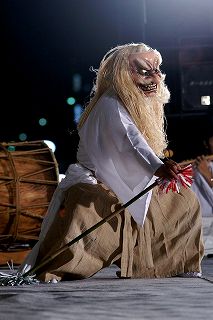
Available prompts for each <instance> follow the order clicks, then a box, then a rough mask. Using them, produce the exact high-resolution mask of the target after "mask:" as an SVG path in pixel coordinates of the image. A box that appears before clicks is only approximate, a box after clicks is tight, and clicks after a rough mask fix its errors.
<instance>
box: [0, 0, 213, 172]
mask: <svg viewBox="0 0 213 320" xmlns="http://www.w3.org/2000/svg"><path fill="white" fill-rule="evenodd" d="M0 5H1V8H0V9H1V16H2V17H1V23H2V27H1V33H2V34H1V35H2V37H1V39H2V45H1V48H2V49H1V51H2V59H1V69H2V72H1V78H2V85H1V120H0V141H7V142H8V141H18V140H19V138H18V136H19V133H21V132H25V133H26V134H27V139H28V140H43V139H49V140H52V141H54V142H55V143H56V158H57V160H58V162H59V166H60V171H61V172H64V171H65V169H66V167H67V165H68V164H69V163H70V162H74V161H75V155H76V148H77V143H78V137H77V134H76V131H75V129H76V125H75V123H74V121H73V108H72V107H70V106H68V105H67V103H66V99H67V97H69V96H74V97H75V98H76V101H77V103H81V104H84V103H86V102H87V101H88V99H89V91H90V89H91V87H92V81H93V77H94V74H93V73H92V72H90V71H89V68H90V66H93V67H95V68H97V67H98V63H99V61H100V59H101V57H102V56H103V54H104V53H105V52H106V51H107V50H109V49H110V48H111V47H113V46H114V45H117V44H122V43H127V42H138V41H143V42H146V43H147V44H149V45H151V46H152V47H155V48H157V49H158V50H160V51H161V53H162V55H163V58H164V60H163V67H162V68H163V71H164V72H166V74H167V78H166V82H167V84H168V87H169V89H170V90H171V101H170V103H169V104H168V105H167V106H166V109H165V110H166V116H167V122H168V129H167V132H168V139H169V141H170V145H169V147H170V148H171V149H173V151H174V158H175V160H178V161H179V160H182V159H186V158H190V157H194V156H195V155H196V154H197V153H199V152H201V151H202V150H201V149H202V140H203V137H204V136H205V135H206V132H207V129H208V130H209V128H210V127H212V122H211V118H212V112H211V110H212V106H208V107H204V108H195V107H194V105H193V104H192V105H191V106H190V108H187V107H185V102H184V99H185V98H187V99H186V100H187V101H191V100H192V101H193V97H192V99H191V97H190V96H187V97H185V96H184V95H183V89H184V86H187V84H186V81H185V82H184V81H183V75H184V72H185V74H186V71H185V69H184V68H186V67H185V65H184V63H183V60H181V57H183V55H182V56H181V52H183V50H185V49H187V48H190V50H191V54H192V55H191V56H190V55H189V59H190V57H192V60H193V52H195V51H196V50H197V48H202V49H203V48H208V49H207V50H208V57H209V56H211V57H212V56H213V43H212V39H213V19H212V16H213V1H212V0H204V1H202V3H201V2H200V1H197V0H188V1H185V0H179V1H171V0H159V1H156V0H146V1H145V0H101V1H96V0H78V1H74V0H36V1H28V0H2V1H1V3H0ZM187 50H188V49H187ZM203 50H204V49H203ZM205 50H206V49H205ZM206 59H207V60H208V58H207V56H204V57H203V62H204V63H205V60H206ZM192 63H193V61H192ZM210 63H211V61H210ZM75 73H79V74H80V75H81V78H82V87H81V90H80V91H78V92H75V91H74V90H73V85H72V84H73V83H72V79H73V74H75ZM198 76H199V75H198ZM210 80H211V79H210ZM210 90H212V89H211V88H210ZM184 94H185V93H184ZM190 94H191V93H190ZM192 95H193V93H192ZM41 117H45V118H46V119H47V120H48V123H47V126H45V127H41V126H39V125H38V119H39V118H41Z"/></svg>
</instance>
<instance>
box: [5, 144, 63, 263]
mask: <svg viewBox="0 0 213 320" xmlns="http://www.w3.org/2000/svg"><path fill="white" fill-rule="evenodd" d="M58 179H59V173H58V164H57V161H56V159H55V156H54V154H53V152H52V151H51V149H49V147H48V146H47V145H46V144H45V143H44V142H43V141H32V142H17V143H1V144H0V250H1V251H13V250H14V251H18V250H22V249H23V247H32V246H33V245H34V243H35V242H36V241H37V240H38V236H39V233H40V229H41V223H42V221H43V218H44V216H45V214H46V211H47V208H48V205H49V202H50V200H51V198H52V195H53V193H54V191H55V189H56V187H57V184H58ZM0 264H1V261H0Z"/></svg>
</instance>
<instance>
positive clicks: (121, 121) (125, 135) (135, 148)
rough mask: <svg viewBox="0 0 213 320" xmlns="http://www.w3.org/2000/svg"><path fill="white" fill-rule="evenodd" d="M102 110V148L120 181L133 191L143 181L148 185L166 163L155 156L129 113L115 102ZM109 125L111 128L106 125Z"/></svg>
mask: <svg viewBox="0 0 213 320" xmlns="http://www.w3.org/2000/svg"><path fill="white" fill-rule="evenodd" d="M113 102H114V103H113V104H112V103H111V104H109V105H108V110H107V111H103V113H104V114H103V117H102V120H103V121H101V122H100V126H101V128H102V129H104V131H103V130H101V132H102V134H101V135H102V138H101V147H102V151H105V152H104V153H106V154H108V153H109V154H110V157H111V159H112V162H113V165H114V166H115V169H116V171H117V173H118V174H119V176H120V177H121V179H122V180H123V181H124V182H125V183H126V184H127V185H128V187H129V188H130V189H131V190H132V191H133V190H134V189H135V187H137V186H138V185H140V184H141V183H142V181H144V182H145V184H147V183H148V182H149V181H150V179H151V178H152V177H153V175H154V173H155V171H156V170H157V169H158V168H159V167H160V166H161V165H162V164H163V162H162V161H161V160H160V159H159V158H158V157H157V156H156V155H155V153H154V152H153V150H152V149H151V148H150V146H149V145H148V144H147V142H146V140H145V138H144V137H143V135H142V134H141V133H140V131H139V130H138V129H137V127H136V125H135V124H134V123H133V121H132V119H131V117H130V116H129V114H128V112H127V111H126V110H125V109H124V107H123V106H122V105H121V104H120V103H119V102H118V101H117V100H115V99H114V101H113ZM106 124H108V125H106Z"/></svg>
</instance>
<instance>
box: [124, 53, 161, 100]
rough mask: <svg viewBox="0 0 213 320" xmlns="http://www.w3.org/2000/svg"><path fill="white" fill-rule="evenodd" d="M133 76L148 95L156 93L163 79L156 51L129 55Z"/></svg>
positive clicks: (137, 84)
mask: <svg viewBox="0 0 213 320" xmlns="http://www.w3.org/2000/svg"><path fill="white" fill-rule="evenodd" d="M129 64H130V69H131V76H132V79H133V81H134V83H135V84H136V86H137V87H138V88H139V89H140V90H142V91H143V92H144V93H145V95H146V96H152V95H155V94H156V92H157V88H158V85H159V84H160V82H161V80H162V73H161V71H160V69H159V65H160V61H159V56H158V55H157V54H156V52H155V51H154V50H153V51H148V52H142V53H133V54H131V55H130V56H129Z"/></svg>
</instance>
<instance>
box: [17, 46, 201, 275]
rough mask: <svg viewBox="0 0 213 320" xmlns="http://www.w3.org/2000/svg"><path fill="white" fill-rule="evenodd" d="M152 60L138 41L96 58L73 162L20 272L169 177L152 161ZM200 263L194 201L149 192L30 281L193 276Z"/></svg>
mask: <svg viewBox="0 0 213 320" xmlns="http://www.w3.org/2000/svg"><path fill="white" fill-rule="evenodd" d="M161 62H162V59H161V55H160V53H159V52H158V51H156V50H153V49H152V48H150V47H149V46H147V45H145V44H143V43H139V44H126V45H122V46H118V47H116V48H114V49H112V50H110V51H109V52H108V53H107V54H106V55H105V56H104V58H103V60H102V61H101V64H100V68H99V70H98V71H97V78H96V82H95V86H94V88H93V91H92V95H91V100H90V102H89V104H88V106H87V108H86V109H85V111H84V113H83V115H82V117H81V119H80V122H79V136H80V142H79V148H78V153H77V159H78V163H76V164H71V165H70V166H69V168H68V170H67V173H66V177H65V178H64V179H63V180H62V181H61V183H60V184H59V186H58V188H57V189H56V192H55V194H54V196H53V199H52V201H51V203H50V206H49V209H48V213H47V215H46V217H45V221H44V222H43V225H42V229H41V234H40V238H39V241H38V243H37V244H36V245H35V247H34V248H33V250H32V252H31V253H30V255H29V256H28V257H27V259H26V260H25V261H24V263H23V264H22V266H21V267H20V270H22V269H23V267H24V266H25V265H26V264H27V265H30V266H31V267H32V266H33V265H34V264H37V265H38V264H39V263H40V262H41V260H43V259H44V258H45V257H46V256H47V255H49V254H51V253H54V252H55V251H56V250H57V249H59V248H60V247H62V246H63V245H64V244H66V243H68V242H69V241H70V240H71V239H73V238H75V237H76V236H78V235H79V234H81V233H82V232H83V231H85V230H86V229H88V228H89V227H91V226H92V225H94V224H95V223H97V222H98V221H100V220H101V219H102V218H104V217H105V216H107V215H109V214H110V212H111V211H113V210H114V209H115V208H116V207H117V206H118V205H119V203H126V202H127V201H129V200H130V199H131V198H132V197H133V196H135V195H136V194H137V193H138V192H140V191H141V190H143V189H144V188H145V187H146V186H148V185H149V184H151V183H152V182H153V180H155V179H156V177H164V178H167V179H170V180H171V179H176V178H177V173H178V170H179V169H180V168H179V167H178V165H177V164H176V163H174V162H172V161H166V162H165V163H163V162H162V161H161V160H160V158H163V150H164V149H165V148H166V146H167V142H166V135H165V132H164V104H165V103H166V102H168V100H169V91H168V89H167V87H166V86H165V83H164V75H163V74H162V73H161V71H160V69H159V67H160V64H161ZM62 204H63V206H64V208H63V209H62V208H61V205H62ZM202 256H203V244H202V238H201V216H200V208H199V204H198V201H197V199H196V197H195V195H194V193H193V192H191V191H190V190H189V189H184V188H181V191H180V193H173V192H171V191H170V192H169V193H168V194H161V193H159V190H158V187H157V188H156V189H154V190H153V192H151V191H150V192H149V193H147V194H146V195H145V196H143V197H142V198H140V199H139V200H138V201H136V202H134V203H133V204H132V205H131V206H129V207H128V209H125V210H124V211H123V212H122V213H121V214H119V215H118V216H116V217H114V218H113V219H112V220H110V221H109V222H107V223H105V224H103V225H102V226H101V227H100V228H98V229H96V230H95V231H93V232H92V233H90V234H89V235H88V236H86V237H84V238H83V239H81V240H80V241H79V242H78V243H76V244H74V245H73V246H71V247H70V248H69V249H67V250H66V251H65V252H63V253H61V254H60V255H59V256H58V257H57V258H55V259H54V260H53V261H52V262H50V263H49V264H48V265H46V266H45V267H44V269H43V270H42V272H41V273H40V275H39V278H40V279H42V280H45V281H53V280H57V281H59V280H68V279H82V278H86V277H90V276H92V275H93V274H95V273H96V272H98V271H99V270H101V269H102V268H104V267H107V266H109V265H111V264H112V263H115V264H117V266H119V267H120V272H118V273H117V275H118V276H119V277H132V278H151V277H170V276H176V275H180V274H181V275H183V274H184V275H186V276H188V275H189V276H199V275H200V272H201V269H200V263H201V258H202Z"/></svg>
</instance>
